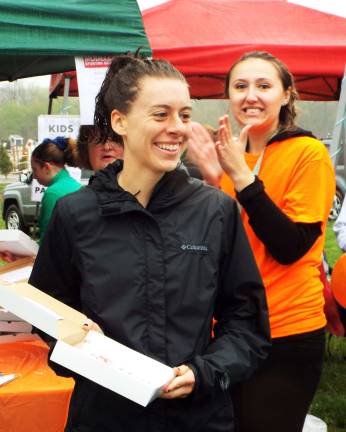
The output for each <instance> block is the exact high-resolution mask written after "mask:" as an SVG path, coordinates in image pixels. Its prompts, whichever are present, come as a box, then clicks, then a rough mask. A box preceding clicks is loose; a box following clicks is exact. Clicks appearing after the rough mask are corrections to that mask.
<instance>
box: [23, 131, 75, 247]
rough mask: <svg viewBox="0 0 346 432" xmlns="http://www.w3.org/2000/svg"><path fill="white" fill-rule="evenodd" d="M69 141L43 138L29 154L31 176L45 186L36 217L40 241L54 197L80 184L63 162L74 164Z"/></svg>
mask: <svg viewBox="0 0 346 432" xmlns="http://www.w3.org/2000/svg"><path fill="white" fill-rule="evenodd" d="M71 143H72V141H70V140H69V139H68V138H64V137H57V138H55V139H50V138H46V139H45V140H43V141H42V143H41V144H39V145H38V146H37V147H35V149H34V151H33V152H32V154H31V167H32V171H33V177H34V178H35V179H36V180H37V181H38V182H39V183H41V184H42V185H43V186H47V189H46V190H45V191H44V194H43V198H42V202H41V210H40V218H39V229H40V243H42V239H43V237H44V236H45V234H46V231H47V227H48V223H49V221H50V218H51V215H52V212H53V210H54V207H55V204H56V202H57V200H58V199H59V198H61V197H63V196H65V195H67V194H69V193H71V192H76V191H77V190H78V189H80V188H81V184H80V183H79V182H78V181H77V180H75V179H74V178H73V177H71V175H70V174H69V172H68V171H67V170H66V169H65V164H71V165H72V166H73V165H74V160H73V152H72V147H71Z"/></svg>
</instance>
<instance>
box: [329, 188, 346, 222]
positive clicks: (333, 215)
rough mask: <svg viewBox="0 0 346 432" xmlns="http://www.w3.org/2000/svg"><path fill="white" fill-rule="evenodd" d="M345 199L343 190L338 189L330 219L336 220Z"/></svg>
mask: <svg viewBox="0 0 346 432" xmlns="http://www.w3.org/2000/svg"><path fill="white" fill-rule="evenodd" d="M343 200H344V194H343V193H342V192H341V190H340V189H337V190H336V192H335V195H334V199H333V206H332V208H331V210H330V213H329V217H328V219H329V220H331V221H335V220H336V219H337V217H338V216H339V213H340V210H341V207H342V202H343Z"/></svg>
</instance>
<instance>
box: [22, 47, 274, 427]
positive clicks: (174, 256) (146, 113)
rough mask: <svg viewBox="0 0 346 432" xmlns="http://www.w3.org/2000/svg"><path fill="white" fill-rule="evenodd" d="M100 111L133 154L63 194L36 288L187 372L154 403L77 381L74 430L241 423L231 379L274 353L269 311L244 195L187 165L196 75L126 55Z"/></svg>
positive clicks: (110, 77)
mask: <svg viewBox="0 0 346 432" xmlns="http://www.w3.org/2000/svg"><path fill="white" fill-rule="evenodd" d="M95 117H96V121H97V125H101V127H102V128H104V129H103V130H104V132H105V135H106V136H109V131H110V130H114V131H115V132H116V133H117V134H118V135H119V137H120V139H119V141H122V142H123V146H124V153H123V161H121V160H118V161H117V162H116V163H113V164H110V165H108V166H107V167H106V168H105V169H104V170H101V171H100V172H98V173H97V174H96V176H95V178H94V180H93V181H92V183H91V184H90V185H89V186H87V187H85V188H83V189H81V190H80V191H79V192H77V193H76V194H74V196H73V197H72V196H69V197H65V198H64V199H62V200H60V201H59V203H58V204H57V207H56V210H55V212H54V216H53V220H52V223H51V225H50V230H49V232H47V235H46V237H45V239H44V241H43V244H42V246H41V248H40V251H39V254H38V256H37V259H36V261H35V266H34V269H33V272H32V275H31V278H30V283H31V284H33V285H34V286H36V287H38V288H39V289H41V290H43V291H45V292H47V293H49V294H51V295H53V296H54V297H56V298H58V299H60V300H62V301H63V302H65V303H66V304H68V305H70V306H72V307H74V308H77V309H79V310H81V311H83V312H84V313H85V314H86V315H87V316H88V317H89V318H90V319H91V320H92V321H93V322H94V323H97V324H98V325H99V326H100V328H101V329H102V330H103V332H104V334H105V335H106V336H109V337H111V338H112V339H114V340H116V341H118V342H120V343H123V344H125V345H126V346H128V347H130V348H132V349H135V350H137V351H139V352H141V353H143V354H146V355H148V356H150V357H153V358H155V359H157V360H159V361H161V362H163V363H166V364H168V365H170V366H172V367H173V366H174V367H177V366H179V369H178V368H175V372H176V378H175V379H173V381H172V382H171V383H170V384H169V385H168V386H167V387H166V388H165V389H164V391H163V393H162V394H161V398H159V399H157V400H155V401H154V402H152V403H151V404H150V405H149V406H148V407H147V408H143V407H141V406H139V405H137V404H134V403H132V402H131V401H129V400H127V399H125V398H123V397H121V396H119V395H117V394H116V393H113V392H111V391H109V390H107V389H105V388H103V387H101V386H99V385H97V384H96V383H94V382H90V381H88V380H86V379H83V378H82V377H79V376H78V377H77V379H76V387H75V391H74V394H73V396H72V400H71V405H70V413H69V420H68V425H67V428H66V430H67V431H77V430H83V431H85V432H91V431H103V432H107V431H114V430H117V431H118V432H121V431H126V432H131V431H139V430H141V431H154V430H157V431H159V430H161V431H165V432H166V431H167V432H168V431H176V432H178V431H179V432H184V431H186V432H187V431H189V432H190V431H191V430H194V431H196V432H197V431H204V432H207V431H210V432H213V431H215V432H216V431H221V430H225V431H226V430H227V431H232V430H233V417H232V408H231V400H230V392H229V388H230V386H232V385H233V384H234V383H236V382H238V381H240V380H242V379H244V378H246V377H248V376H249V375H250V374H251V373H252V372H253V370H254V369H255V368H256V367H257V364H258V360H259V359H261V358H263V357H265V355H266V352H267V349H268V347H269V336H268V332H269V328H268V321H267V308H266V302H265V295H264V290H263V286H262V283H261V279H260V277H259V274H258V271H257V268H256V265H255V262H254V259H253V256H252V253H251V250H250V248H249V245H248V242H247V239H246V235H245V233H244V231H243V228H242V224H241V221H240V217H239V214H238V212H237V207H236V204H235V202H234V201H233V200H232V199H231V198H229V197H227V196H226V195H225V194H223V193H222V192H220V191H218V190H216V189H215V188H212V187H209V186H205V185H204V184H203V182H201V181H199V180H197V179H192V178H191V177H189V175H188V173H187V172H186V170H185V169H181V168H180V156H181V153H182V152H183V150H184V147H185V143H186V140H187V137H188V133H189V130H190V117H191V101H190V97H189V92H188V86H187V83H186V80H185V79H184V77H183V76H182V75H181V74H180V72H178V71H177V70H176V69H175V68H174V67H173V66H172V65H171V64H169V63H168V62H165V61H159V60H149V59H141V58H138V57H133V56H129V55H127V56H119V57H116V58H115V59H114V60H113V62H112V64H111V66H110V68H109V70H108V72H107V74H106V77H105V80H104V82H103V84H102V87H101V90H100V93H99V95H98V97H97V102H96V110H95ZM212 317H215V318H216V319H217V321H218V322H217V324H216V326H215V329H214V332H215V337H214V339H211V330H212Z"/></svg>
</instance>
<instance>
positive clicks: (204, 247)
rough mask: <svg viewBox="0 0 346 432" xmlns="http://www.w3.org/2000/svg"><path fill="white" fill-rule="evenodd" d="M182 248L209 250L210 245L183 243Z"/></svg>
mask: <svg viewBox="0 0 346 432" xmlns="http://www.w3.org/2000/svg"><path fill="white" fill-rule="evenodd" d="M180 248H181V249H182V250H184V251H185V250H187V251H202V252H208V246H204V245H194V244H182V245H181V246H180Z"/></svg>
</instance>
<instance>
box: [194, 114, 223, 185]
mask: <svg viewBox="0 0 346 432" xmlns="http://www.w3.org/2000/svg"><path fill="white" fill-rule="evenodd" d="M191 126H192V127H191V133H190V137H189V139H188V140H187V155H186V157H187V159H188V160H190V161H191V162H192V163H194V164H195V165H196V166H197V167H198V168H199V170H200V171H201V174H202V176H203V178H204V180H205V181H206V182H207V183H208V184H211V185H213V186H219V182H220V178H221V175H222V173H223V171H222V168H221V165H220V163H219V160H218V157H217V153H216V150H215V144H214V141H213V140H212V138H211V136H210V135H209V133H208V131H207V130H206V129H205V127H204V126H202V125H201V124H199V123H197V122H192V124H191Z"/></svg>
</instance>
